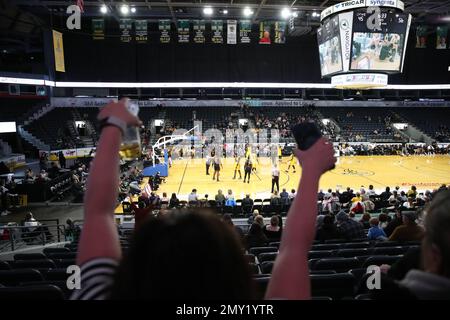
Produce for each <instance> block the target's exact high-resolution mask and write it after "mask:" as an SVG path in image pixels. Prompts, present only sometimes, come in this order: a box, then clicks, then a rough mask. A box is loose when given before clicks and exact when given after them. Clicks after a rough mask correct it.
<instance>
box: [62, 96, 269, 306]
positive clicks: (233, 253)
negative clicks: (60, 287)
mask: <svg viewBox="0 0 450 320" xmlns="http://www.w3.org/2000/svg"><path fill="white" fill-rule="evenodd" d="M126 102H127V100H126V99H122V100H120V101H119V102H112V103H110V104H109V105H107V106H106V107H104V108H103V109H101V112H100V114H99V117H98V118H99V120H103V121H107V120H105V119H108V117H110V116H111V117H115V118H118V119H120V120H121V122H123V123H125V124H126V125H128V126H139V125H140V121H139V119H138V118H137V117H135V116H133V115H132V114H131V113H130V112H129V111H128V110H127V108H126ZM121 134H122V131H121V128H120V127H118V126H116V125H106V126H104V127H103V131H102V133H101V136H100V140H99V143H98V147H97V152H96V156H95V159H94V160H93V163H92V166H93V167H94V168H95V170H92V171H91V173H90V177H89V181H88V188H87V192H86V196H85V211H84V212H85V217H84V224H83V232H82V234H81V239H80V243H79V247H78V254H77V264H78V265H79V266H81V277H82V279H81V283H82V286H81V289H80V290H75V291H74V293H73V294H72V297H71V298H72V299H84V300H92V299H105V298H112V299H144V298H145V299H158V300H164V299H175V300H176V299H186V298H189V299H193V300H202V299H212V300H223V299H233V300H236V299H238V300H241V299H251V298H252V297H253V294H252V288H251V274H250V270H249V268H248V265H247V263H246V261H245V259H244V256H243V255H242V250H241V245H240V244H239V241H238V239H237V237H236V236H235V234H233V233H232V232H231V231H230V229H229V228H225V227H224V225H223V223H222V222H221V221H220V220H219V219H218V218H217V217H216V216H215V215H213V214H211V213H210V212H207V213H206V212H201V211H185V212H183V214H179V213H177V212H174V213H171V214H165V215H164V216H162V217H161V218H151V219H149V220H148V222H146V223H145V224H143V225H142V226H141V227H140V228H139V230H138V231H137V232H136V234H135V236H134V239H133V241H132V243H131V246H130V248H129V250H128V253H127V255H125V256H124V257H123V258H122V255H121V248H120V242H119V239H118V234H117V231H116V228H115V224H114V219H113V215H112V212H111V208H113V207H114V204H115V202H116V197H117V194H116V192H117V190H116V181H117V178H118V172H117V171H118V170H117V168H118V164H119V148H120V143H121ZM260 233H262V231H261V232H260ZM180 261H183V272H180V265H179V262H180ZM86 270H89V273H88V275H89V277H86V274H87V273H86V272H85V271H86ZM186 274H189V277H186ZM211 279H214V281H211Z"/></svg>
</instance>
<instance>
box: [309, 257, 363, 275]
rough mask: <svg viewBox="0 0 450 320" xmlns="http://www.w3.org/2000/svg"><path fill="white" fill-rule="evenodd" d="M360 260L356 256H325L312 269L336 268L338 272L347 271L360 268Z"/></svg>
mask: <svg viewBox="0 0 450 320" xmlns="http://www.w3.org/2000/svg"><path fill="white" fill-rule="evenodd" d="M359 266H360V262H359V261H358V259H356V258H355V257H353V258H341V257H338V258H323V259H319V260H318V261H317V262H316V263H314V265H312V266H311V270H336V272H347V271H348V270H350V269H354V268H358V267H359Z"/></svg>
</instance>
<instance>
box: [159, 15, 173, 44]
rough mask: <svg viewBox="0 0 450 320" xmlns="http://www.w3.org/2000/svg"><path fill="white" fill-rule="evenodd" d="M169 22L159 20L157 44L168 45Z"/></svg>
mask: <svg viewBox="0 0 450 320" xmlns="http://www.w3.org/2000/svg"><path fill="white" fill-rule="evenodd" d="M170 27H171V23H170V20H159V21H158V28H159V32H160V35H159V42H160V43H170Z"/></svg>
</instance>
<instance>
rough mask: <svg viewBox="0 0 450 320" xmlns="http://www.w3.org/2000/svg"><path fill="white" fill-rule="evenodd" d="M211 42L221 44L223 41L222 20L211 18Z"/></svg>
mask: <svg viewBox="0 0 450 320" xmlns="http://www.w3.org/2000/svg"><path fill="white" fill-rule="evenodd" d="M211 34H212V35H211V42H212V43H217V44H222V43H223V21H222V20H212V21H211Z"/></svg>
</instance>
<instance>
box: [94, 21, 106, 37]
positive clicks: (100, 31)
mask: <svg viewBox="0 0 450 320" xmlns="http://www.w3.org/2000/svg"><path fill="white" fill-rule="evenodd" d="M92 39H93V40H104V39H105V20H104V19H92Z"/></svg>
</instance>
